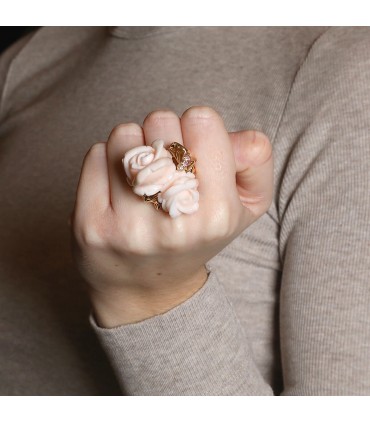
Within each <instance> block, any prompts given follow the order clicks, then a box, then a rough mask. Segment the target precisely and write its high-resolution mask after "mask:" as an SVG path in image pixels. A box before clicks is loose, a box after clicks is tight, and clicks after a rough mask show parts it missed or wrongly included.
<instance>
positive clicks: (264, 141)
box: [248, 133, 272, 166]
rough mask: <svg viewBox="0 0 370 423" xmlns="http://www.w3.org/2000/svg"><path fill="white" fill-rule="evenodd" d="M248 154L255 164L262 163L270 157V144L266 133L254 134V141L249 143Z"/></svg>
mask: <svg viewBox="0 0 370 423" xmlns="http://www.w3.org/2000/svg"><path fill="white" fill-rule="evenodd" d="M248 156H249V160H251V161H253V163H254V165H255V166H260V165H263V164H265V163H267V162H268V161H269V160H270V159H271V157H272V145H271V143H270V141H269V139H268V138H267V136H266V135H264V134H262V133H255V134H254V141H253V142H252V143H250V144H249V151H248Z"/></svg>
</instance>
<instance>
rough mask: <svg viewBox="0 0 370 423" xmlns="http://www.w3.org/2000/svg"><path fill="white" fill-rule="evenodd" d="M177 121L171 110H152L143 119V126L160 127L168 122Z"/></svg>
mask: <svg viewBox="0 0 370 423" xmlns="http://www.w3.org/2000/svg"><path fill="white" fill-rule="evenodd" d="M171 119H172V120H175V119H176V120H178V119H179V117H178V116H177V114H176V113H175V112H173V111H172V110H166V109H163V110H154V111H153V112H150V113H149V114H148V115H147V116H146V118H145V119H144V122H143V126H156V127H162V126H163V125H165V124H166V122H168V120H171Z"/></svg>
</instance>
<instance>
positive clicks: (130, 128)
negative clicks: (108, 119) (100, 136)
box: [109, 122, 142, 140]
mask: <svg viewBox="0 0 370 423" xmlns="http://www.w3.org/2000/svg"><path fill="white" fill-rule="evenodd" d="M128 135H130V136H141V135H142V129H141V126H140V125H138V124H137V123H135V122H128V123H120V124H119V125H117V126H115V127H114V128H113V129H112V131H111V133H110V135H109V140H114V139H122V138H123V137H127V136H128Z"/></svg>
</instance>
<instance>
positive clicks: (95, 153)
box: [70, 106, 273, 328]
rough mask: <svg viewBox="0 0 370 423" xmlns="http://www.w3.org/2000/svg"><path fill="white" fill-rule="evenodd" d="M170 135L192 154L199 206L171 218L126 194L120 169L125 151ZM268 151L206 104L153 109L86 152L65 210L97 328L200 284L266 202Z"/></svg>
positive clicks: (156, 308) (155, 309) (152, 309)
mask: <svg viewBox="0 0 370 423" xmlns="http://www.w3.org/2000/svg"><path fill="white" fill-rule="evenodd" d="M158 138H162V139H164V140H166V142H167V143H168V144H167V145H166V147H167V146H168V145H169V144H170V143H171V142H172V141H174V140H176V141H177V142H179V143H182V144H183V145H185V146H186V147H187V148H188V149H189V150H190V152H191V154H192V156H193V157H195V158H196V160H197V161H196V177H197V179H198V180H199V187H198V191H199V195H200V199H199V210H198V211H197V212H196V213H195V214H192V215H181V216H179V217H177V218H176V219H172V218H170V217H169V215H168V214H167V213H164V212H163V211H157V210H155V209H154V207H152V206H151V205H150V204H148V203H145V202H144V201H143V200H142V198H140V197H138V196H137V195H135V194H134V193H133V192H132V189H131V187H130V186H129V185H128V184H127V181H126V177H125V174H124V171H123V167H122V157H123V156H124V154H125V153H126V151H128V150H130V149H132V148H134V147H137V146H140V145H145V144H146V145H151V143H152V142H153V141H154V140H155V139H158ZM272 192H273V156H272V146H271V143H270V142H269V140H268V138H267V137H266V136H265V135H264V134H261V133H259V132H255V131H240V132H236V133H228V132H227V131H226V129H225V126H224V123H223V120H222V118H221V116H220V115H219V114H218V113H217V112H216V111H215V110H213V109H211V108H209V107H201V106H197V107H191V108H190V109H188V110H186V111H185V112H184V113H183V115H182V116H181V118H179V117H178V116H177V115H176V114H175V113H174V112H172V111H169V110H158V111H154V112H152V113H150V114H149V115H148V116H147V117H146V118H145V120H144V122H143V125H142V127H141V126H140V125H138V124H136V123H127V124H121V125H119V126H117V127H115V128H114V129H113V130H112V132H111V134H110V136H109V138H108V140H107V142H100V143H96V144H94V145H93V146H92V147H91V148H90V150H89V151H88V152H87V154H86V156H85V158H84V161H83V166H82V170H81V175H80V179H79V183H78V187H77V192H76V202H75V207H74V210H73V212H72V214H71V218H70V227H71V246H72V251H73V255H74V258H75V262H76V265H77V267H78V269H79V271H80V273H81V274H82V276H83V278H84V280H85V281H86V283H87V286H88V292H89V295H90V299H91V302H92V305H93V309H94V314H95V318H96V320H97V322H98V324H99V325H100V326H102V327H107V328H111V327H116V326H119V325H122V324H128V323H135V322H138V321H141V320H144V319H147V318H149V317H152V316H154V315H157V314H160V313H164V312H166V311H168V310H170V309H171V308H173V307H175V306H176V305H178V304H180V303H182V302H183V301H185V300H186V299H187V298H189V297H190V296H192V295H193V294H194V293H195V292H196V291H197V290H198V289H200V288H201V287H202V286H203V284H204V283H205V281H206V279H207V273H206V269H205V266H204V264H205V263H206V262H207V261H209V260H210V259H211V258H212V257H214V256H215V255H216V254H217V253H219V252H220V251H221V250H222V249H223V248H224V247H225V246H226V245H227V244H229V243H230V242H231V241H232V240H233V239H234V238H235V237H237V236H238V235H239V234H240V233H241V232H242V231H243V230H245V229H246V228H247V227H248V226H249V225H251V224H252V223H253V222H254V221H256V220H257V219H258V218H259V217H260V216H262V214H264V213H265V212H266V211H267V210H268V208H269V206H270V204H271V201H272Z"/></svg>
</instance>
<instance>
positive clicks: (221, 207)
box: [205, 201, 232, 241]
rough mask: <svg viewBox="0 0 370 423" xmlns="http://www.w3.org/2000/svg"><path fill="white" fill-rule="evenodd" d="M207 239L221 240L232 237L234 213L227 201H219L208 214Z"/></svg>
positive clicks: (206, 224)
mask: <svg viewBox="0 0 370 423" xmlns="http://www.w3.org/2000/svg"><path fill="white" fill-rule="evenodd" d="M205 227H206V228H207V230H206V234H207V239H208V240H209V241H211V240H221V239H224V238H227V237H229V236H230V234H231V232H232V213H231V210H230V206H229V204H228V203H227V202H226V201H219V202H218V203H217V204H216V205H215V206H214V207H212V210H210V213H209V214H207V222H206V223H205Z"/></svg>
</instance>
